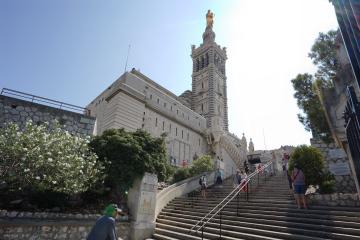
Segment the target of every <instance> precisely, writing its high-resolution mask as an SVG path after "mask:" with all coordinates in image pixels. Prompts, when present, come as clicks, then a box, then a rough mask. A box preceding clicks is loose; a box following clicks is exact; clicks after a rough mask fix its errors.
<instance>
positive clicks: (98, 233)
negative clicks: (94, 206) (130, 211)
mask: <svg viewBox="0 0 360 240" xmlns="http://www.w3.org/2000/svg"><path fill="white" fill-rule="evenodd" d="M121 212H122V210H121V209H119V208H118V207H117V205H116V204H110V205H108V206H107V207H106V208H105V210H104V215H103V216H102V217H100V218H99V219H98V220H97V221H96V223H95V225H94V226H93V228H92V229H91V231H90V233H89V235H88V236H87V238H86V240H118V239H120V238H118V237H117V234H116V230H115V219H116V216H117V214H118V213H121Z"/></svg>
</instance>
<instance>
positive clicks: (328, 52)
mask: <svg viewBox="0 0 360 240" xmlns="http://www.w3.org/2000/svg"><path fill="white" fill-rule="evenodd" d="M337 34H338V31H334V30H331V31H329V32H327V33H319V36H318V38H317V39H316V40H315V43H314V44H313V46H312V47H311V52H310V53H309V55H308V56H309V57H310V58H311V59H312V60H313V63H314V64H315V66H317V68H318V69H317V71H316V73H315V78H316V79H318V80H320V81H322V82H323V83H324V84H325V85H326V86H327V87H331V86H332V83H333V81H334V80H335V78H336V74H337V71H338V61H337V56H336V37H337Z"/></svg>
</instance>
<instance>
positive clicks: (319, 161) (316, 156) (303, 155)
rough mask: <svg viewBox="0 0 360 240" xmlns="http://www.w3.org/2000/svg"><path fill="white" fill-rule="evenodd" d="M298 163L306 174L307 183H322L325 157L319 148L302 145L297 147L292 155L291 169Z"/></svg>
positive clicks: (307, 184)
mask: <svg viewBox="0 0 360 240" xmlns="http://www.w3.org/2000/svg"><path fill="white" fill-rule="evenodd" d="M295 163H296V164H298V165H299V167H300V168H301V169H302V170H303V172H304V175H305V184H306V186H309V185H320V184H321V183H322V181H323V180H322V179H323V171H322V170H323V168H324V157H323V155H322V153H321V152H320V150H318V149H317V148H314V147H311V146H306V145H300V146H298V147H296V148H295V150H294V151H293V153H292V154H291V156H290V161H289V170H290V172H292V171H293V169H294V164H295Z"/></svg>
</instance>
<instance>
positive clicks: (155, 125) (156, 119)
mask: <svg viewBox="0 0 360 240" xmlns="http://www.w3.org/2000/svg"><path fill="white" fill-rule="evenodd" d="M155 127H157V118H155Z"/></svg>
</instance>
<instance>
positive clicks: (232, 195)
mask: <svg viewBox="0 0 360 240" xmlns="http://www.w3.org/2000/svg"><path fill="white" fill-rule="evenodd" d="M271 165H272V161H270V162H268V163H266V164H265V165H263V166H261V167H260V168H258V169H256V170H255V171H254V172H252V173H251V174H249V175H248V176H247V178H246V180H245V181H244V182H243V183H242V184H239V186H237V187H236V188H234V189H233V190H232V191H231V192H230V193H229V194H228V195H227V196H226V197H225V198H224V199H223V200H222V201H221V202H220V203H218V204H217V205H216V206H215V207H214V208H213V209H211V211H210V212H208V213H207V214H206V215H205V216H204V217H202V218H201V219H200V220H199V221H197V222H196V224H195V225H194V226H193V227H192V228H191V229H190V230H189V234H191V233H198V232H199V230H201V239H203V238H204V229H205V226H206V225H207V224H208V223H209V222H210V221H211V220H212V219H213V218H214V217H215V216H216V215H218V214H219V216H220V219H219V220H220V222H219V235H220V236H219V237H220V239H221V235H222V215H223V214H222V210H223V209H224V207H225V206H226V205H227V204H228V203H230V202H231V201H232V200H233V199H234V198H235V197H236V196H237V197H238V198H237V210H236V214H237V216H239V199H240V192H241V191H242V190H243V189H244V188H246V200H247V201H249V187H250V186H249V183H251V180H252V179H253V178H254V177H255V176H257V181H258V185H259V184H260V174H264V180H265V182H266V170H267V168H269V167H271Z"/></svg>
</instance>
